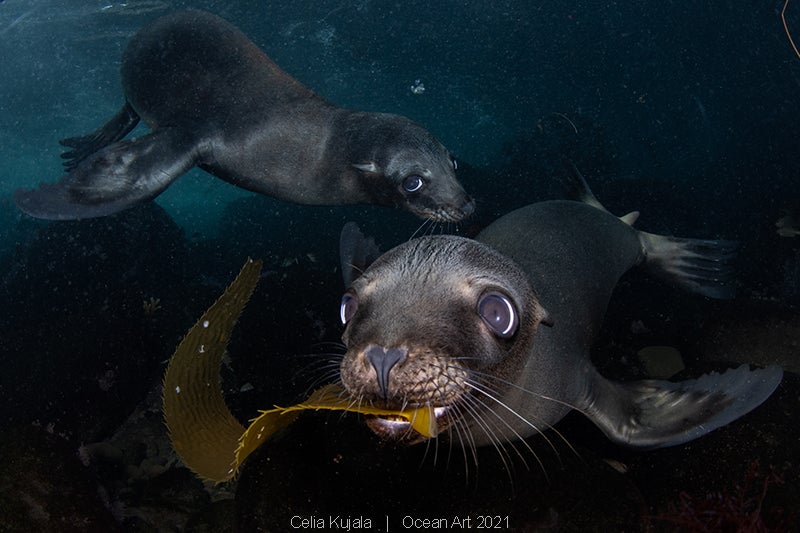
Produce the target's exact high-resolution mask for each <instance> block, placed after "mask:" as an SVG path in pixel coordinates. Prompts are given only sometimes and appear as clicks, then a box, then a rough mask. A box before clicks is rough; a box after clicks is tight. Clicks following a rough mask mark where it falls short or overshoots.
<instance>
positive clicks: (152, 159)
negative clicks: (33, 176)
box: [14, 128, 197, 220]
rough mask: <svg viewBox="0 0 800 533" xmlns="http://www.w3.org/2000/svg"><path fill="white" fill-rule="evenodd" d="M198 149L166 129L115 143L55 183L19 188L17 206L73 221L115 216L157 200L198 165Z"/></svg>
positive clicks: (40, 215) (39, 215)
mask: <svg viewBox="0 0 800 533" xmlns="http://www.w3.org/2000/svg"><path fill="white" fill-rule="evenodd" d="M196 158H197V156H196V149H195V144H194V142H193V141H192V140H191V139H188V138H186V136H185V135H183V134H181V133H180V131H179V130H177V129H173V128H162V129H158V130H156V131H154V132H153V133H150V134H149V135H144V136H142V137H138V138H135V139H129V140H125V141H119V142H115V143H113V144H110V145H108V146H106V147H105V148H102V149H101V150H99V151H97V152H95V153H93V154H91V155H89V156H88V157H86V158H85V159H83V160H82V161H81V162H80V163H79V164H78V165H77V166H75V168H73V169H72V170H71V171H69V172H68V173H67V174H65V175H64V176H63V177H62V178H61V180H60V181H58V182H56V183H44V184H41V185H40V186H39V188H38V189H19V190H17V191H15V192H14V201H15V202H16V204H17V207H19V209H20V210H22V211H23V212H25V213H27V214H29V215H30V216H32V217H36V218H44V219H50V220H72V219H79V218H92V217H100V216H105V215H110V214H112V213H116V212H118V211H122V210H123V209H127V208H129V207H132V206H134V205H136V204H138V203H141V202H144V201H147V200H150V199H152V198H155V197H156V196H158V195H159V194H161V192H163V191H164V189H166V188H167V187H168V186H169V185H170V184H171V183H172V182H173V181H175V180H176V179H177V178H178V177H179V176H180V175H182V174H183V173H185V172H186V171H188V170H189V169H190V168H192V167H193V166H194V165H195V162H196Z"/></svg>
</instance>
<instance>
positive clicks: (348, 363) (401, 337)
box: [340, 181, 783, 448]
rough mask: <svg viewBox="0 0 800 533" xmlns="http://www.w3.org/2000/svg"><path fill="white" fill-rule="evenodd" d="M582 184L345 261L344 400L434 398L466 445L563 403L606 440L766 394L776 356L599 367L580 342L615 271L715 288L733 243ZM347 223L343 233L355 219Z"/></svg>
mask: <svg viewBox="0 0 800 533" xmlns="http://www.w3.org/2000/svg"><path fill="white" fill-rule="evenodd" d="M581 188H582V193H581V194H582V198H583V199H584V200H585V201H582V202H580V201H547V202H542V203H536V204H532V205H529V206H527V207H523V208H521V209H518V210H516V211H513V212H511V213H509V214H507V215H505V216H503V217H502V218H500V219H499V220H497V221H495V222H494V223H492V224H491V225H489V226H488V227H487V228H485V229H484V230H483V231H482V232H481V233H480V234H479V235H478V236H477V238H476V240H469V239H466V238H462V237H457V236H447V235H444V236H428V237H422V238H418V239H413V240H411V241H409V242H406V243H404V244H401V245H400V246H398V247H396V248H394V249H392V250H390V251H389V252H387V253H385V254H384V255H382V256H381V257H379V258H378V259H377V260H376V261H375V262H374V263H372V264H371V265H370V266H369V267H368V268H367V269H366V271H364V272H363V273H362V274H361V275H360V276H358V274H359V273H358V272H353V273H351V275H352V276H354V281H353V282H352V285H351V286H350V288H349V289H348V290H347V292H346V293H345V295H344V297H343V298H342V302H341V320H342V322H343V323H344V324H345V330H344V333H343V336H342V340H343V342H344V344H345V345H346V347H347V351H346V353H345V355H344V357H343V359H342V361H341V365H340V378H341V384H342V385H343V386H344V388H345V390H346V391H347V392H348V393H349V396H350V399H351V401H352V402H353V403H354V404H361V403H365V404H372V405H381V406H384V407H387V408H392V407H394V408H397V407H400V406H402V407H415V406H423V405H427V406H433V407H434V408H435V413H436V419H437V424H438V432H443V431H445V430H448V429H449V434H450V435H451V438H453V439H454V440H456V441H460V443H461V444H462V445H464V446H465V447H473V446H483V445H490V444H491V445H495V446H501V445H502V444H504V443H507V442H513V441H514V440H517V439H523V438H525V437H527V436H530V435H532V434H535V433H539V432H544V431H545V430H546V429H548V428H551V427H552V426H553V425H554V424H556V423H557V422H558V421H559V420H561V419H562V418H563V417H564V416H565V415H566V414H567V413H568V412H569V411H570V410H572V409H575V410H577V411H579V412H581V413H583V414H585V415H586V416H587V417H588V418H589V419H591V420H592V421H593V422H594V423H595V424H596V425H597V426H599V427H600V429H601V430H602V431H603V432H604V433H605V434H606V435H607V436H608V437H609V438H610V439H611V440H612V441H615V442H617V443H620V444H624V445H628V446H631V447H637V448H655V447H662V446H672V445H677V444H681V443H684V442H687V441H689V440H692V439H695V438H697V437H700V436H701V435H704V434H706V433H708V432H709V431H711V430H713V429H715V428H718V427H720V426H723V425H725V424H727V423H729V422H731V421H733V420H735V419H736V418H738V417H740V416H742V415H744V414H745V413H747V412H749V411H750V410H752V409H754V408H755V407H756V406H758V405H759V404H760V403H761V402H763V401H764V400H765V399H766V398H767V397H769V395H770V394H771V393H772V392H773V391H774V390H775V388H776V387H777V386H778V384H779V383H780V381H781V379H782V375H783V373H782V370H781V369H780V368H779V367H768V368H766V369H758V370H750V369H749V368H747V367H746V366H742V367H739V368H737V369H734V370H728V371H726V372H724V373H722V374H717V373H712V374H707V375H703V376H701V377H699V378H698V379H693V380H688V381H682V382H675V383H673V382H668V381H658V380H643V381H633V382H625V383H622V382H616V381H611V380H609V379H607V378H605V377H603V376H602V375H601V374H600V373H599V372H598V371H597V370H596V369H595V367H594V366H593V365H592V363H591V359H590V350H591V348H592V344H593V342H594V340H595V338H596V336H597V333H598V330H599V328H600V325H601V322H602V319H603V315H604V313H605V310H606V307H607V304H608V301H609V299H610V297H611V293H612V290H613V289H614V286H615V284H616V283H617V281H618V280H619V278H620V276H622V274H624V273H625V272H626V271H628V270H629V269H630V268H632V267H633V266H635V265H641V266H643V267H645V268H647V269H649V270H650V271H651V272H652V273H654V274H657V275H660V276H661V277H664V278H666V279H668V280H669V281H671V282H672V283H673V284H675V285H678V286H682V287H684V288H686V289H689V290H691V291H694V292H696V293H699V294H701V295H705V296H707V297H712V298H726V297H730V296H732V290H731V289H730V288H729V287H728V286H727V285H726V283H725V279H726V276H727V270H728V268H729V266H728V264H727V263H728V261H729V259H731V257H732V255H733V253H734V251H735V247H734V245H733V244H732V243H731V242H730V241H715V240H695V239H679V238H671V237H663V236H660V235H654V234H650V233H646V232H643V231H637V230H636V229H634V228H633V227H632V226H631V225H630V224H629V223H628V222H626V221H632V220H634V219H635V218H636V213H634V214H631V215H627V216H626V217H623V218H617V217H615V216H614V215H612V214H610V213H609V212H607V211H606V210H605V209H603V208H602V206H600V204H599V202H597V200H596V199H595V198H594V197H593V196H592V195H591V193H590V192H589V191H588V188H587V187H585V183H584V182H582V181H581ZM343 234H344V235H346V236H347V239H348V240H352V239H353V235H354V232H353V231H352V228H350V229H349V230H348V231H346V232H343ZM345 244H346V243H345ZM344 248H346V246H344ZM344 262H345V264H346V263H347V260H346V258H345V261H344ZM367 423H368V425H369V426H370V428H371V429H372V430H373V431H374V432H375V433H377V434H378V435H380V436H381V437H382V438H383V439H386V440H388V441H393V442H398V443H414V442H418V441H420V440H424V438H423V437H422V436H421V435H419V434H417V433H416V432H415V431H413V430H412V429H411V428H410V426H409V424H408V422H407V421H405V420H402V419H400V418H398V417H380V416H372V417H367Z"/></svg>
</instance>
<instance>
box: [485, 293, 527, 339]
mask: <svg viewBox="0 0 800 533" xmlns="http://www.w3.org/2000/svg"><path fill="white" fill-rule="evenodd" d="M478 314H479V315H480V316H481V318H482V319H483V321H484V322H485V323H486V325H487V326H489V329H491V330H492V332H493V333H494V334H495V335H497V336H498V337H502V338H504V339H507V338H509V337H511V336H512V335H513V334H514V333H516V331H517V325H518V324H519V320H518V319H517V311H516V310H515V309H514V305H513V304H512V303H511V301H510V300H509V299H508V298H507V297H506V296H503V295H502V294H500V293H499V292H487V293H486V294H484V295H483V296H481V299H480V300H479V301H478Z"/></svg>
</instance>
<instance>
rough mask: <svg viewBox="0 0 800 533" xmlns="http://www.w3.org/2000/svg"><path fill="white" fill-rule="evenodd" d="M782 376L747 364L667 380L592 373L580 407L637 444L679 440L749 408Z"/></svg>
mask: <svg viewBox="0 0 800 533" xmlns="http://www.w3.org/2000/svg"><path fill="white" fill-rule="evenodd" d="M782 378H783V370H782V369H781V368H780V367H777V366H770V367H767V368H763V369H756V370H750V369H749V368H748V367H747V365H742V366H740V367H738V368H735V369H732V370H728V371H726V372H724V373H722V374H718V373H716V372H712V373H710V374H704V375H702V376H700V377H699V378H697V379H692V380H687V381H681V382H670V381H660V380H643V381H635V382H629V383H618V382H613V381H610V380H607V379H605V378H603V377H602V376H600V375H599V374H597V373H595V379H594V380H593V383H592V386H591V387H589V391H590V392H589V398H588V399H587V406H586V407H585V408H584V412H585V413H586V414H587V415H588V416H589V418H590V419H591V420H592V421H593V422H594V423H595V424H597V426H598V427H600V429H601V430H603V432H604V433H605V434H606V436H608V438H610V439H611V440H613V441H615V442H617V443H619V444H624V445H626V446H631V447H636V448H661V447H666V446H675V445H678V444H683V443H685V442H688V441H690V440H694V439H696V438H698V437H701V436H703V435H705V434H706V433H709V432H710V431H713V430H715V429H717V428H720V427H722V426H724V425H726V424H729V423H731V422H733V421H734V420H736V419H737V418H739V417H741V416H744V415H745V414H747V413H749V412H750V411H752V410H753V409H755V408H756V407H758V406H759V405H761V403H762V402H764V401H765V400H766V399H767V398H769V396H770V395H771V394H772V393H773V392H774V391H775V389H776V388H777V387H778V385H779V384H780V382H781V379H782Z"/></svg>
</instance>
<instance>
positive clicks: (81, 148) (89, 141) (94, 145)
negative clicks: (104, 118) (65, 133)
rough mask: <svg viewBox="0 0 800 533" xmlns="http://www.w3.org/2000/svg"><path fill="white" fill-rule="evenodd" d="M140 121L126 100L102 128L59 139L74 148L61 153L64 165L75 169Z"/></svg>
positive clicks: (63, 144)
mask: <svg viewBox="0 0 800 533" xmlns="http://www.w3.org/2000/svg"><path fill="white" fill-rule="evenodd" d="M138 123H139V115H138V114H137V113H136V111H134V110H133V108H132V107H131V105H130V104H129V103H128V102H127V101H126V102H125V105H123V106H122V109H120V110H119V111H118V112H117V114H116V115H114V116H113V117H111V119H110V120H109V121H108V122H106V123H105V124H103V125H102V126H101V127H100V129H98V130H96V131H93V132H92V133H90V134H88V135H82V136H80V137H67V138H66V139H61V140H60V141H59V144H60V145H61V146H66V147H68V148H72V150H69V151H67V152H64V153H63V154H61V158H62V159H65V161H64V166H65V167H66V168H67V170H68V171H69V170H72V169H74V168H75V167H77V166H78V165H79V164H80V163H81V161H83V160H84V159H86V158H87V157H88V156H90V155H92V154H93V153H95V152H97V151H98V150H100V149H101V148H104V147H106V146H108V145H109V144H111V143H115V142H117V141H119V140H121V139H122V138H123V137H125V136H126V135H127V134H128V133H130V132H131V130H133V128H135V127H136V124H138Z"/></svg>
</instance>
